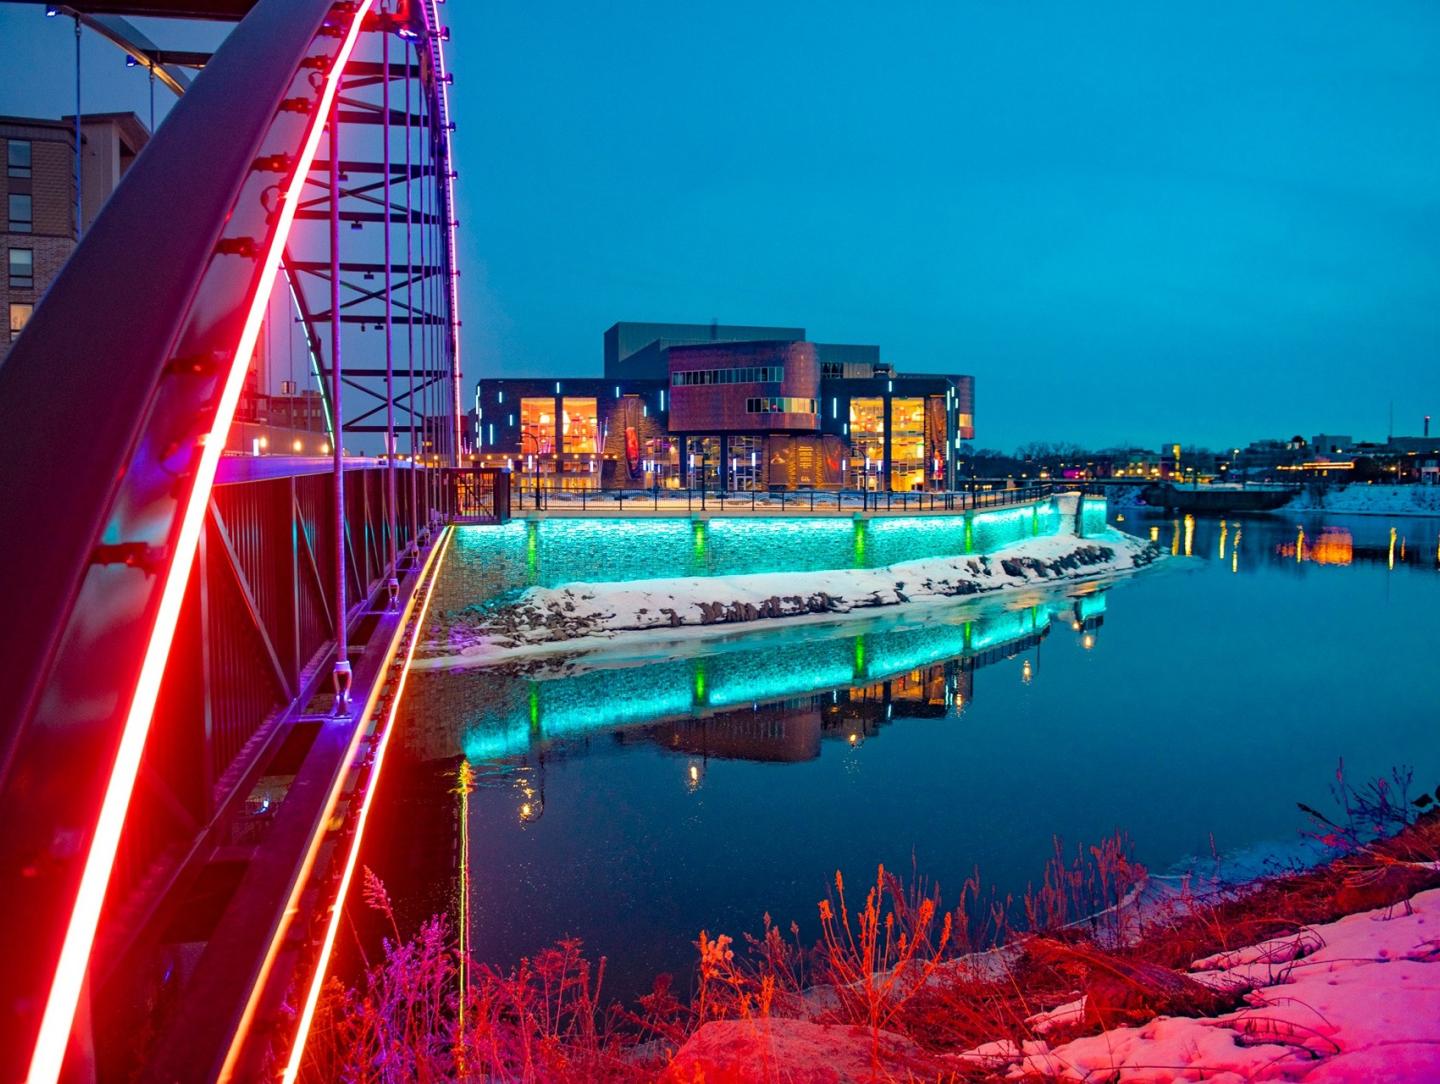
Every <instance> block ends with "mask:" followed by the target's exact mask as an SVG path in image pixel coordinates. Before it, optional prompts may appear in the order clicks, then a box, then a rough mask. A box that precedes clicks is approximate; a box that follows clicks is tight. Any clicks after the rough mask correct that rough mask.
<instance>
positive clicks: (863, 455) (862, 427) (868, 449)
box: [845, 395, 885, 489]
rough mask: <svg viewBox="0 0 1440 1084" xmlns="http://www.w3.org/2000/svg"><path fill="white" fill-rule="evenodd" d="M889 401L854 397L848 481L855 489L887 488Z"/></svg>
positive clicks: (846, 480) (852, 400) (848, 484)
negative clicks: (887, 416) (883, 472)
mask: <svg viewBox="0 0 1440 1084" xmlns="http://www.w3.org/2000/svg"><path fill="white" fill-rule="evenodd" d="M884 469H885V400H884V399H883V398H881V397H880V396H878V395H877V396H874V397H873V398H864V399H851V400H850V463H849V469H848V470H847V471H846V479H845V484H846V485H847V486H849V487H850V488H851V489H884V488H885V487H884V479H883V478H882V473H881V472H882V471H883V470H884Z"/></svg>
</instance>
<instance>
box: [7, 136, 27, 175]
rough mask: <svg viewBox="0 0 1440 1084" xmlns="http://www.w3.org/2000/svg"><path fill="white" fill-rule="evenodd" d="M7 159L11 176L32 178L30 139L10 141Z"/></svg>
mask: <svg viewBox="0 0 1440 1084" xmlns="http://www.w3.org/2000/svg"><path fill="white" fill-rule="evenodd" d="M7 159H8V164H9V174H10V176H12V177H28V176H30V141H29V140H28V139H12V140H10V141H9V148H8V151H7Z"/></svg>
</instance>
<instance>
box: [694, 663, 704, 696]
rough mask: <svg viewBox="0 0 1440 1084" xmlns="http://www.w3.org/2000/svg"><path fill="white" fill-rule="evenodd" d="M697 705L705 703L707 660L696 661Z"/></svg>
mask: <svg viewBox="0 0 1440 1084" xmlns="http://www.w3.org/2000/svg"><path fill="white" fill-rule="evenodd" d="M694 698H695V703H697V704H703V703H705V660H704V659H696V660H695V693H694Z"/></svg>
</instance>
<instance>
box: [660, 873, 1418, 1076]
mask: <svg viewBox="0 0 1440 1084" xmlns="http://www.w3.org/2000/svg"><path fill="white" fill-rule="evenodd" d="M1437 965H1440V889H1433V890H1430V891H1426V892H1421V893H1419V894H1418V895H1415V896H1413V897H1412V898H1411V899H1409V900H1408V901H1404V902H1401V903H1398V904H1395V905H1394V906H1391V907H1385V908H1380V909H1378V910H1372V911H1364V912H1360V913H1357V914H1352V915H1347V916H1345V917H1344V918H1340V919H1337V920H1335V921H1334V922H1327V923H1323V924H1317V925H1313V926H1307V927H1304V928H1303V929H1301V930H1300V931H1299V932H1297V933H1295V934H1292V935H1289V936H1286V937H1279V938H1273V939H1270V940H1267V941H1262V942H1259V943H1258V944H1254V945H1250V946H1247V947H1244V948H1239V949H1235V950H1232V951H1229V952H1224V953H1219V954H1216V955H1213V956H1209V957H1206V958H1205V959H1202V960H1197V961H1195V963H1193V964H1192V965H1191V968H1190V971H1189V974H1188V976H1187V978H1188V979H1190V980H1193V981H1195V982H1199V983H1202V984H1204V985H1206V986H1209V987H1211V988H1212V989H1215V990H1218V991H1223V992H1225V993H1227V994H1230V995H1233V996H1240V995H1242V992H1243V1001H1244V1007H1243V1008H1240V1009H1237V1010H1235V1011H1233V1012H1226V1013H1222V1014H1219V1015H1216V1016H1210V1017H1180V1016H1161V1017H1158V1018H1156V1019H1154V1020H1150V1021H1149V1022H1147V1023H1144V1024H1141V1025H1137V1026H1133V1027H1112V1028H1110V1029H1108V1030H1105V1031H1103V1032H1101V1033H1100V1034H1098V1035H1090V1036H1086V1037H1084V1038H1079V1039H1072V1040H1070V1041H1068V1042H1060V1041H1053V1042H1052V1041H1047V1040H1046V1039H1045V1038H1044V1036H1045V1035H1046V1034H1047V1033H1049V1032H1053V1031H1055V1030H1056V1029H1064V1028H1066V1027H1069V1026H1073V1025H1078V1024H1080V1023H1081V1022H1082V1021H1083V1020H1084V1019H1085V1017H1086V1015H1087V1013H1086V1004H1085V999H1084V998H1083V997H1082V998H1080V999H1078V1000H1076V1001H1072V1002H1069V1003H1067V1004H1063V1005H1060V1006H1057V1007H1056V1008H1053V1009H1050V1010H1048V1011H1046V1012H1041V1013H1036V1014H1035V1015H1033V1016H1031V1017H1030V1018H1029V1019H1028V1021H1027V1024H1028V1025H1029V1029H1030V1031H1031V1032H1032V1033H1033V1034H1038V1035H1039V1036H1041V1037H1040V1038H1031V1039H1024V1040H1022V1042H1021V1043H1020V1045H1018V1046H1017V1044H1016V1042H1015V1040H1013V1039H1009V1038H997V1039H996V1040H994V1041H992V1042H987V1043H984V1044H982V1045H980V1046H977V1047H975V1048H973V1049H970V1050H966V1051H963V1052H960V1053H933V1052H927V1051H924V1050H921V1049H920V1048H919V1047H918V1046H917V1045H916V1044H915V1043H914V1042H913V1041H912V1040H910V1039H908V1038H906V1037H904V1036H902V1035H899V1034H894V1033H891V1032H888V1031H883V1030H880V1031H871V1030H870V1029H868V1028H859V1027H851V1026H846V1025H842V1024H823V1023H819V1022H817V1021H813V1020H796V1019H789V1018H783V1019H782V1018H774V1017H771V1018H762V1019H751V1020H722V1021H717V1022H714V1023H709V1024H705V1025H704V1026H703V1027H701V1028H700V1029H699V1030H698V1031H697V1032H696V1033H695V1034H694V1035H693V1036H691V1038H690V1039H689V1041H688V1042H686V1044H685V1045H684V1046H683V1047H682V1048H681V1049H680V1051H679V1052H678V1053H677V1055H676V1056H675V1058H674V1060H673V1062H672V1063H671V1065H670V1067H669V1070H668V1072H667V1074H666V1075H665V1077H664V1078H663V1079H664V1080H666V1081H670V1082H674V1084H680V1082H682V1081H683V1082H689V1081H694V1080H700V1079H706V1080H722V1079H723V1080H727V1081H737V1082H742V1081H744V1082H748V1081H755V1082H757V1084H758V1082H761V1081H767V1082H768V1081H795V1082H800V1081H804V1082H813V1084H819V1082H821V1081H824V1082H827V1084H835V1082H854V1084H860V1082H862V1081H870V1080H941V1079H951V1078H953V1077H954V1075H955V1074H957V1072H958V1073H959V1074H960V1076H959V1079H972V1078H973V1077H974V1076H975V1075H976V1074H977V1073H983V1074H984V1078H985V1079H987V1080H1016V1081H1065V1082H1072V1084H1076V1082H1083V1084H1102V1082H1104V1084H1111V1082H1114V1084H1168V1082H1171V1081H1208V1082H1213V1084H1244V1082H1249V1081H1269V1080H1284V1081H1305V1082H1306V1084H1340V1082H1344V1084H1372V1082H1381V1081H1384V1082H1390V1084H1428V1082H1432V1081H1437V1080H1440V1023H1437V1021H1440V966H1437ZM1432 967H1433V968H1434V970H1433V971H1432V970H1431V968H1432ZM1177 981H1180V980H1178V979H1177Z"/></svg>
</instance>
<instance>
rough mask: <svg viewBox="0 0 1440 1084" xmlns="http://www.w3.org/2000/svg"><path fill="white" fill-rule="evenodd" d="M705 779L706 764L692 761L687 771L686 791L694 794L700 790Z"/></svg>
mask: <svg viewBox="0 0 1440 1084" xmlns="http://www.w3.org/2000/svg"><path fill="white" fill-rule="evenodd" d="M704 778H705V765H704V762H702V761H695V760H692V761H691V762H690V765H689V767H687V768H686V769H685V789H686V790H688V791H690V792H691V793H694V792H695V791H697V790H699V789H700V783H701V781H702V780H703V779H704Z"/></svg>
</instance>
